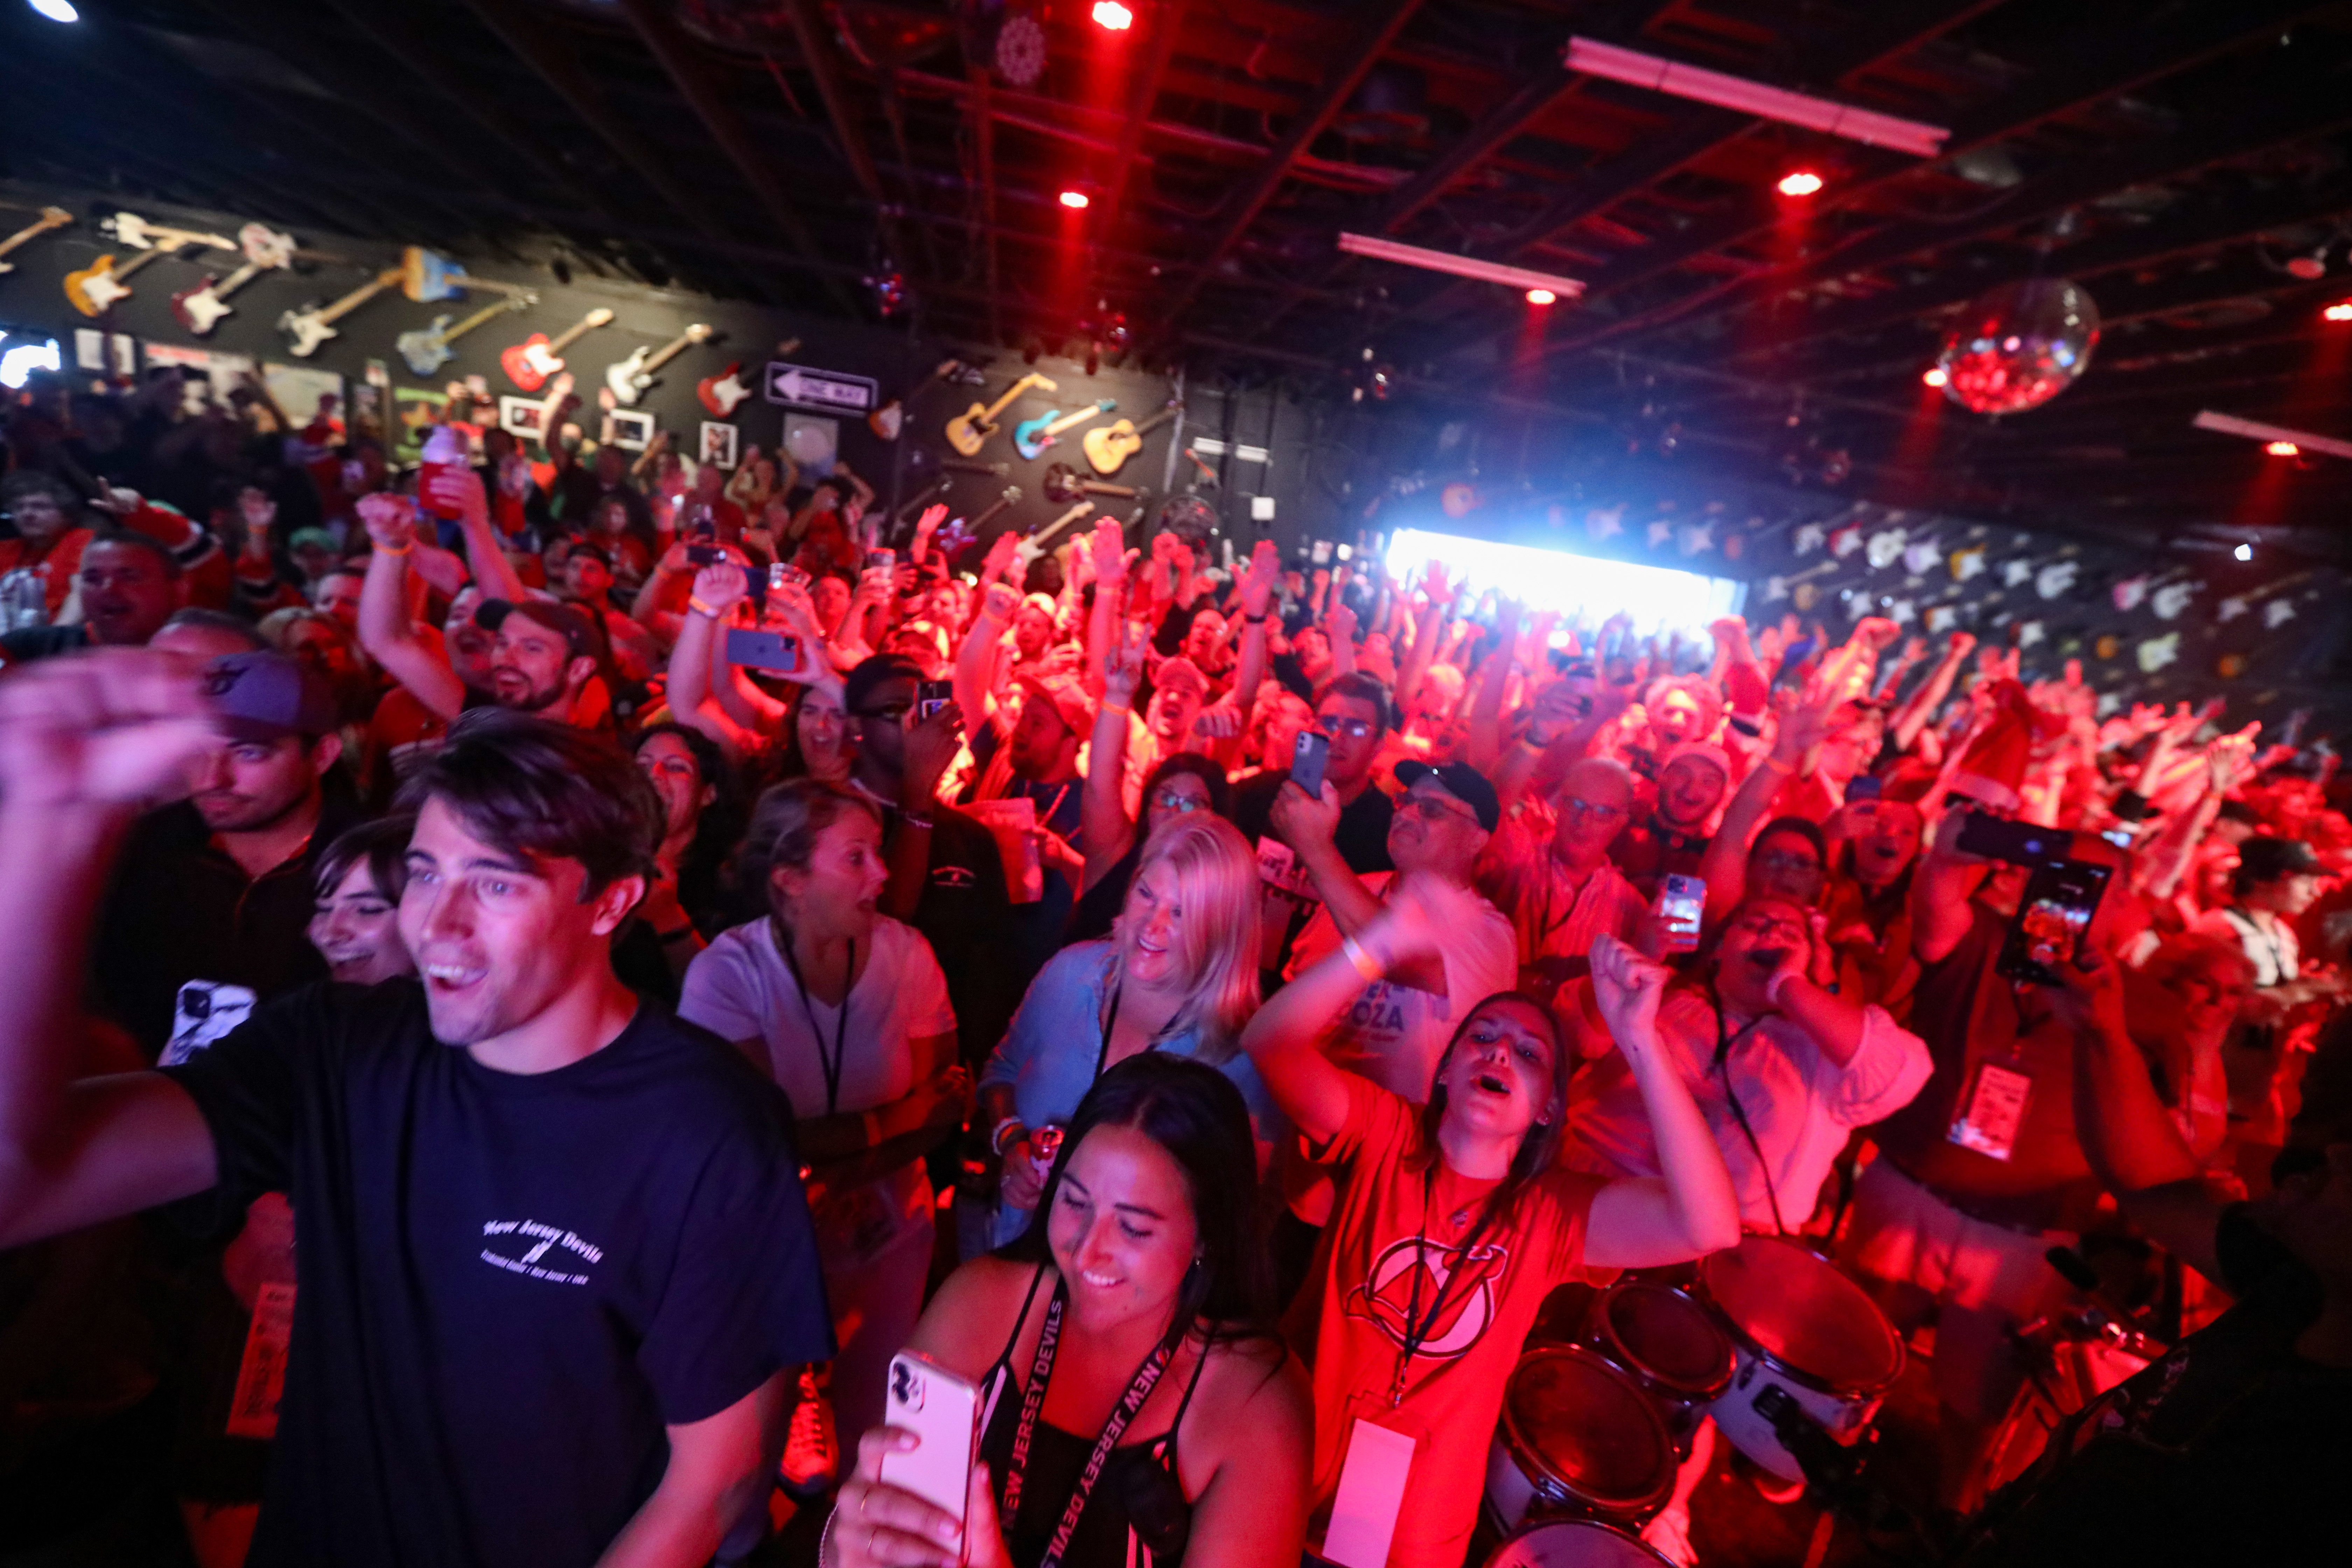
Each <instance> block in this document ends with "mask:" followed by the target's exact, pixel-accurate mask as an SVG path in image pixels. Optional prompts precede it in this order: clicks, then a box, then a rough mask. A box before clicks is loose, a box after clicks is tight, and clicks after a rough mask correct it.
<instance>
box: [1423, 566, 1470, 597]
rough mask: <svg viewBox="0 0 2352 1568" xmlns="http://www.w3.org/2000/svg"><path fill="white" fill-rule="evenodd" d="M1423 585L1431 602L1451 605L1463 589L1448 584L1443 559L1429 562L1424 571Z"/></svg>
mask: <svg viewBox="0 0 2352 1568" xmlns="http://www.w3.org/2000/svg"><path fill="white" fill-rule="evenodd" d="M1421 585H1422V588H1423V591H1424V592H1425V593H1427V594H1428V595H1429V602H1430V603H1431V604H1433V605H1450V604H1452V603H1453V602H1454V595H1456V594H1457V593H1459V592H1460V591H1461V590H1460V589H1458V588H1455V587H1451V586H1448V585H1447V584H1446V581H1445V563H1444V562H1443V561H1433V562H1431V563H1429V565H1428V566H1427V568H1426V569H1424V570H1423V573H1422V575H1421Z"/></svg>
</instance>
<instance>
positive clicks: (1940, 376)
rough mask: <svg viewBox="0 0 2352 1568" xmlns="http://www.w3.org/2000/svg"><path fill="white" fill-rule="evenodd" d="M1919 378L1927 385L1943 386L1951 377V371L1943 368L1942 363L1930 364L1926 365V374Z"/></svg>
mask: <svg viewBox="0 0 2352 1568" xmlns="http://www.w3.org/2000/svg"><path fill="white" fill-rule="evenodd" d="M1919 379H1920V380H1921V381H1924V382H1926V383H1927V384H1928V385H1929V386H1943V385H1947V384H1949V383H1950V381H1951V379H1952V377H1951V373H1950V372H1948V371H1947V370H1945V368H1944V367H1943V366H1942V365H1939V364H1931V365H1929V366H1928V367H1927V374H1924V375H1922V376H1920V378H1919Z"/></svg>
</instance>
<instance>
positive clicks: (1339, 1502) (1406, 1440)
mask: <svg viewBox="0 0 2352 1568" xmlns="http://www.w3.org/2000/svg"><path fill="white" fill-rule="evenodd" d="M1339 1421H1340V1425H1341V1426H1344V1427H1345V1428H1346V1429H1347V1431H1348V1453H1347V1457H1346V1458H1344V1459H1342V1460H1341V1461H1340V1465H1339V1491H1338V1492H1337V1493H1336V1494H1335V1495H1334V1496H1333V1498H1332V1500H1331V1523H1330V1527H1329V1528H1328V1530H1327V1531H1325V1532H1324V1536H1323V1556H1324V1558H1325V1559H1326V1560H1327V1561H1328V1562H1331V1563H1337V1564H1339V1568H1387V1564H1388V1560H1389V1542H1391V1540H1392V1539H1393V1538H1394V1537H1395V1535H1396V1526H1397V1519H1398V1517H1399V1516H1400V1515H1401V1514H1402V1512H1403V1510H1404V1497H1405V1489H1406V1485H1407V1483H1408V1482H1409V1481H1410V1480H1411V1479H1412V1458H1413V1454H1414V1452H1415V1451H1416V1450H1417V1449H1418V1448H1419V1447H1421V1444H1422V1440H1423V1436H1425V1435H1426V1434H1425V1432H1424V1430H1423V1424H1422V1422H1421V1420H1420V1418H1419V1416H1418V1415H1417V1414H1416V1413H1415V1412H1413V1411H1412V1410H1404V1409H1398V1408H1396V1407H1395V1406H1393V1405H1390V1404H1389V1402H1388V1401H1386V1400H1384V1399H1381V1398H1380V1397H1378V1396H1377V1395H1375V1394H1371V1393H1369V1392H1360V1393H1358V1394H1354V1395H1353V1396H1351V1397H1350V1398H1349V1401H1348V1405H1347V1408H1346V1409H1345V1410H1344V1411H1343V1412H1342V1413H1341V1415H1340V1418H1339Z"/></svg>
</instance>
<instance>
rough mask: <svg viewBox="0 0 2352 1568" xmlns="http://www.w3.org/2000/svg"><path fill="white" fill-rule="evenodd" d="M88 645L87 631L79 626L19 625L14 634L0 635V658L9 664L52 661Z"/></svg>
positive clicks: (1, 633)
mask: <svg viewBox="0 0 2352 1568" xmlns="http://www.w3.org/2000/svg"><path fill="white" fill-rule="evenodd" d="M84 647H89V627H88V626H81V625H79V624H76V625H73V626H19V627H18V628H17V629H16V630H15V631H13V632H0V658H5V659H6V661H7V662H8V663H10V664H31V663H32V662H34V661H35V660H36V659H43V658H57V656H58V655H59V654H61V653H71V652H73V651H74V650H75V649H77V648H84Z"/></svg>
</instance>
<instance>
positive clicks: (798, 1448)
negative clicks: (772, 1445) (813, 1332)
mask: <svg viewBox="0 0 2352 1568" xmlns="http://www.w3.org/2000/svg"><path fill="white" fill-rule="evenodd" d="M840 1470H841V1444H840V1442H839V1440H838V1439H837V1438H836V1437H835V1436H834V1427H833V1402H832V1401H831V1400H829V1399H827V1398H826V1397H825V1393H824V1389H823V1388H821V1387H820V1386H818V1384H817V1379H816V1373H815V1371H814V1369H813V1368H807V1367H803V1369H802V1370H801V1386H800V1396H799V1399H798V1401H797V1402H796V1403H795V1404H794V1405H793V1424H792V1428H791V1430H790V1431H788V1432H787V1433H786V1434H785V1436H784V1461H783V1463H782V1465H781V1466H779V1467H778V1468H777V1478H776V1479H777V1484H778V1485H780V1486H782V1488H783V1489H784V1492H785V1494H786V1495H787V1496H789V1497H791V1498H792V1499H793V1500H794V1501H797V1502H807V1501H809V1500H812V1499H814V1498H817V1497H820V1496H822V1495H823V1494H824V1493H825V1492H827V1491H829V1490H831V1489H832V1488H833V1484H834V1480H835V1477H836V1476H838V1475H839V1473H840Z"/></svg>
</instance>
